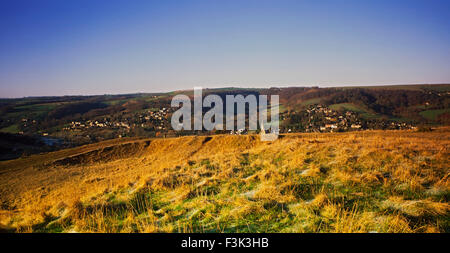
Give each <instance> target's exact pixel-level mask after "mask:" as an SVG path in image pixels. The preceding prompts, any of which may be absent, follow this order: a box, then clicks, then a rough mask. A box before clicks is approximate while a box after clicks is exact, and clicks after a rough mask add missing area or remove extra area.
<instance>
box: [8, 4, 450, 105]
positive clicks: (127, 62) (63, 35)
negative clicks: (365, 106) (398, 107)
mask: <svg viewBox="0 0 450 253" xmlns="http://www.w3.org/2000/svg"><path fill="white" fill-rule="evenodd" d="M449 82H450V1H448V0H442V1H438V0H423V1H416V0H403V1H402V0H373V1H370V0H358V1H351V0H340V1H339V0H335V1H321V0H318V1H301V0H294V1H284V0H276V1H275V0H273V1H264V0H255V1H250V0H240V1H232V0H223V1H217V0H210V1H194V0H192V1H182V0H158V1H148V0H147V1H115V0H108V1H107V0H103V1H97V0H64V1H61V0H54V1H48V0H38V1H34V0H28V1H25V0H3V1H1V2H0V97H23V96H43V95H78V94H82V95H87V94H117V93H135V92H159V91H171V90H179V89H191V88H193V87H194V86H203V87H226V86H227V87H228V86H239V87H271V86H312V85H319V86H337V85H376V84H404V83H449Z"/></svg>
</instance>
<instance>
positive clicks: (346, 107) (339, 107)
mask: <svg viewBox="0 0 450 253" xmlns="http://www.w3.org/2000/svg"><path fill="white" fill-rule="evenodd" d="M329 107H330V109H333V110H336V111H352V112H356V113H359V114H361V116H362V117H364V118H376V117H378V115H376V114H374V113H372V112H370V111H369V110H368V109H365V108H362V107H361V106H358V105H355V104H352V103H340V104H333V105H330V106H329Z"/></svg>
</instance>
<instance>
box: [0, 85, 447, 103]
mask: <svg viewBox="0 0 450 253" xmlns="http://www.w3.org/2000/svg"><path fill="white" fill-rule="evenodd" d="M418 85H450V82H447V83H406V84H401V83H396V84H371V85H364V84H355V85H348V84H343V85H339V84H338V85H320V84H318V85H290V86H270V87H243V86H225V87H211V88H210V87H204V89H211V90H214V89H229V88H234V89H273V88H372V87H383V86H385V87H389V86H418ZM199 87H202V86H199ZM193 89H194V88H192V89H180V90H172V91H155V92H144V91H137V92H130V93H104V94H65V95H37V96H23V97H0V99H25V98H55V97H96V96H121V95H122V96H124V95H136V94H161V93H162V94H167V93H172V92H180V91H190V90H193Z"/></svg>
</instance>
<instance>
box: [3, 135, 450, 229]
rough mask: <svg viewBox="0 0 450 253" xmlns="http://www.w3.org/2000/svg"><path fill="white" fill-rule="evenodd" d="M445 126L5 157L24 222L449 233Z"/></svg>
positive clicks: (110, 145) (12, 204)
mask: <svg viewBox="0 0 450 253" xmlns="http://www.w3.org/2000/svg"><path fill="white" fill-rule="evenodd" d="M449 133H450V129H449V128H442V129H440V130H436V131H433V132H425V133H420V132H412V131H363V132H352V133H330V134H287V135H283V136H280V137H281V138H279V139H278V140H277V141H275V142H261V141H260V140H259V136H252V135H246V136H226V135H215V136H202V137H195V136H189V137H179V138H168V139H116V140H111V141H108V142H101V143H97V144H91V145H87V146H82V147H77V148H73V149H66V150H61V151H57V152H52V153H48V154H42V155H34V156H30V157H28V158H22V159H16V160H11V161H4V162H0V196H1V199H0V200H1V211H0V224H2V225H1V226H2V227H3V228H2V229H3V230H7V231H19V232H371V231H376V232H449V231H450V223H449V222H450V214H449V211H450V206H449V203H448V201H449V186H450V185H449V170H448V164H449V162H450V161H449V160H450V156H449V149H448V147H449V144H450V134H449Z"/></svg>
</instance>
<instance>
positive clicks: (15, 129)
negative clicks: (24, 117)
mask: <svg viewBox="0 0 450 253" xmlns="http://www.w3.org/2000/svg"><path fill="white" fill-rule="evenodd" d="M19 131H20V129H19V127H18V126H17V125H16V124H14V125H10V126H8V127H5V128H2V129H0V132H4V133H10V134H16V133H18V132H19Z"/></svg>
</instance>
